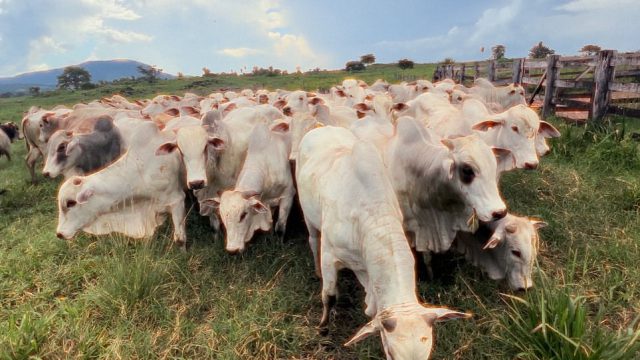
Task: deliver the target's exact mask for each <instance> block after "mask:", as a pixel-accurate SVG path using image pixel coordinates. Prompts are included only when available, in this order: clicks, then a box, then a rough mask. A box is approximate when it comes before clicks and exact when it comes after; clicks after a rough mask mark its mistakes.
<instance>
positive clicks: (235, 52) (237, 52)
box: [218, 47, 261, 58]
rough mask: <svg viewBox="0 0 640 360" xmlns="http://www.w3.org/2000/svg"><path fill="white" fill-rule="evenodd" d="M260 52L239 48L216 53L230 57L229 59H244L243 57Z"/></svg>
mask: <svg viewBox="0 0 640 360" xmlns="http://www.w3.org/2000/svg"><path fill="white" fill-rule="evenodd" d="M260 52H261V51H260V50H258V49H251V48H246V47H240V48H227V49H222V50H220V51H218V54H222V55H226V56H231V57H236V58H241V57H245V56H249V55H255V54H258V53H260Z"/></svg>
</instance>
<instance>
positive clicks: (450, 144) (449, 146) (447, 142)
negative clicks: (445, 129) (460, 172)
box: [440, 139, 455, 151]
mask: <svg viewBox="0 0 640 360" xmlns="http://www.w3.org/2000/svg"><path fill="white" fill-rule="evenodd" d="M440 142H441V143H442V145H444V146H446V147H447V149H449V150H451V151H453V149H455V144H454V143H453V141H451V139H442V140H440Z"/></svg>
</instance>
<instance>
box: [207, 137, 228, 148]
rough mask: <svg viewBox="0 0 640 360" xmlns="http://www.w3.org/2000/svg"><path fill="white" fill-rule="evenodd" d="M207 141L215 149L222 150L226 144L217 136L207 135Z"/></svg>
mask: <svg viewBox="0 0 640 360" xmlns="http://www.w3.org/2000/svg"><path fill="white" fill-rule="evenodd" d="M207 143H208V144H209V145H211V146H212V147H213V149H214V150H216V151H221V150H224V149H225V147H226V145H227V144H226V143H225V141H224V140H222V139H221V138H219V137H217V136H209V140H207Z"/></svg>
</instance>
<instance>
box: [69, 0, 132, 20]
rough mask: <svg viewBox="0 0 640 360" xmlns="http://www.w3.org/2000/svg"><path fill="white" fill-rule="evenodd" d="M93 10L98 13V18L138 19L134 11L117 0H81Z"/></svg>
mask: <svg viewBox="0 0 640 360" xmlns="http://www.w3.org/2000/svg"><path fill="white" fill-rule="evenodd" d="M81 1H82V3H84V4H86V5H89V6H90V7H92V8H93V9H94V10H96V11H99V13H100V17H102V18H105V19H116V20H137V19H139V18H140V15H138V14H137V13H136V12H135V11H133V10H131V9H129V8H127V7H125V6H124V5H123V4H122V1H119V0H81Z"/></svg>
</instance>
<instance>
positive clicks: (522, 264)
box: [479, 215, 547, 291]
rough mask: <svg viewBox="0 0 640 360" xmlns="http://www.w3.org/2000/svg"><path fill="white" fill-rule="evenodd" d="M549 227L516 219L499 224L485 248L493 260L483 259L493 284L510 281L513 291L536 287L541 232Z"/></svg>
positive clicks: (504, 220) (481, 260) (505, 220)
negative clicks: (535, 274) (536, 264)
mask: <svg viewBox="0 0 640 360" xmlns="http://www.w3.org/2000/svg"><path fill="white" fill-rule="evenodd" d="M546 225H547V224H546V223H544V222H542V221H540V220H536V219H528V218H526V217H518V216H514V215H507V216H506V217H505V218H503V219H501V220H498V221H497V222H496V223H495V224H494V225H493V226H492V227H494V231H493V235H492V236H491V238H489V240H488V241H487V243H486V244H485V246H484V250H485V251H486V252H487V253H489V255H490V256H489V257H487V256H484V257H482V258H481V259H480V261H479V263H480V266H482V267H483V268H484V270H485V271H486V272H487V274H488V275H489V277H490V278H491V279H493V280H501V279H504V278H506V279H507V283H508V284H509V287H510V288H511V289H513V290H520V291H522V290H526V289H529V288H531V287H533V279H532V277H531V274H532V272H533V267H534V263H535V261H536V257H537V254H538V242H539V240H538V239H539V238H538V229H541V228H543V227H544V226H546Z"/></svg>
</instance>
